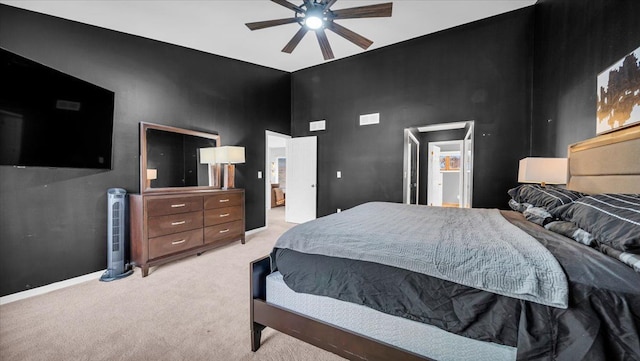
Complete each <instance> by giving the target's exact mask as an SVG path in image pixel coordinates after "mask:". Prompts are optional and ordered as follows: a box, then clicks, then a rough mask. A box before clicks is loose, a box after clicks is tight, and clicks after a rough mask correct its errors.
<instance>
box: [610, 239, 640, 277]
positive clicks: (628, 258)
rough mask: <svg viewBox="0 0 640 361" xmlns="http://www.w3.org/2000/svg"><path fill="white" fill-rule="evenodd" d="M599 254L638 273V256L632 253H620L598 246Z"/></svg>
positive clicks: (639, 265)
mask: <svg viewBox="0 0 640 361" xmlns="http://www.w3.org/2000/svg"><path fill="white" fill-rule="evenodd" d="M600 252H602V253H604V254H606V255H608V256H611V257H613V258H615V259H618V260H620V261H622V262H624V263H625V264H626V265H627V266H629V267H631V268H633V270H634V271H636V272H640V256H639V255H637V254H633V253H626V252H620V251H618V250H617V249H613V248H611V247H609V246H607V245H604V244H601V245H600Z"/></svg>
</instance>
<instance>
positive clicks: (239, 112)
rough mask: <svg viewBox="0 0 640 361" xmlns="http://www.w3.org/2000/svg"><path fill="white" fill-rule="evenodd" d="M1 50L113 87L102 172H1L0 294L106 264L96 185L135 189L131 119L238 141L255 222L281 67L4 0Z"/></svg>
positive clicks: (282, 128)
mask: <svg viewBox="0 0 640 361" xmlns="http://www.w3.org/2000/svg"><path fill="white" fill-rule="evenodd" d="M0 46H1V47H3V48H6V49H7V50H9V51H12V52H14V53H17V54H19V55H22V56H24V57H27V58H29V59H32V60H35V61H37V62H40V63H42V64H45V65H47V66H49V67H52V68H54V69H57V70H60V71H62V72H64V73H67V74H70V75H73V76H75V77H78V78H81V79H83V80H86V81H89V82H92V83H94V84H96V85H99V86H101V87H104V88H107V89H109V90H111V91H114V92H115V116H114V133H113V144H114V152H113V169H112V170H110V171H96V170H87V169H63V168H57V169H56V168H52V169H49V168H26V169H18V168H14V167H8V166H1V167H0V214H1V215H2V216H1V217H0V295H1V296H4V295H7V294H10V293H15V292H19V291H23V290H26V289H29V288H32V287H38V286H42V285H46V284H49V283H52V282H56V281H60V280H64V279H68V278H72V277H75V276H79V275H83V274H87V273H91V272H95V271H98V270H102V269H105V268H106V260H107V255H106V243H107V240H106V224H107V220H106V217H107V208H106V207H107V204H106V201H107V197H106V191H107V189H108V188H111V187H121V188H125V189H126V190H127V191H128V192H138V191H139V185H138V184H139V181H138V173H139V170H138V167H139V156H138V154H139V151H138V139H139V138H138V124H139V122H150V123H158V124H165V125H171V126H175V127H181V128H187V129H194V130H199V131H206V132H213V131H216V132H219V134H220V136H221V141H222V144H223V145H241V146H244V147H246V159H247V162H246V163H245V164H242V165H238V166H237V171H236V185H237V186H239V187H244V188H245V189H246V213H247V214H246V216H247V223H246V225H247V229H254V228H258V227H262V226H264V216H265V214H264V212H265V206H264V198H265V195H264V183H263V180H262V179H258V178H257V173H258V171H259V170H261V171H263V173H264V171H265V170H264V157H265V154H264V149H265V130H266V129H268V130H272V131H276V132H280V133H289V130H290V118H291V114H290V78H291V76H290V74H289V73H287V72H282V71H277V70H274V69H270V68H265V67H261V66H257V65H253V64H248V63H245V62H241V61H237V60H233V59H228V58H224V57H219V56H214V55H211V54H206V53H202V52H198V51H194V50H190V49H186V48H182V47H178V46H173V45H169V44H165V43H161V42H157V41H152V40H148V39H144V38H140V37H136V36H131V35H126V34H123V33H119V32H115V31H109V30H105V29H101V28H97V27H92V26H87V25H83V24H80V23H76V22H71V21H66V20H62V19H59V18H55V17H51V16H46V15H42V14H37V13H33V12H29V11H24V10H20V9H17V8H13V7H10V6H6V5H0ZM0 86H1V84H0ZM61 126H64V125H61Z"/></svg>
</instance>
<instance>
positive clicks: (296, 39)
mask: <svg viewBox="0 0 640 361" xmlns="http://www.w3.org/2000/svg"><path fill="white" fill-rule="evenodd" d="M307 31H309V30H307V28H306V27H304V26H302V27H300V30H298V32H297V33H296V35H294V36H293V38H291V40H289V42H288V43H287V45H285V46H284V48H282V52H284V53H289V54H291V53H292V52H293V49H295V48H296V46H298V44H299V43H300V40H302V38H303V37H304V36H305V35H306V34H307Z"/></svg>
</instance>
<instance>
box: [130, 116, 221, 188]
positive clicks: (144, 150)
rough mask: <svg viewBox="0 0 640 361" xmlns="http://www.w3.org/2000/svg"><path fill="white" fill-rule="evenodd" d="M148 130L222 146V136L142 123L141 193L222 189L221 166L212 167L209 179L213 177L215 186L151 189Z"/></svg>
mask: <svg viewBox="0 0 640 361" xmlns="http://www.w3.org/2000/svg"><path fill="white" fill-rule="evenodd" d="M147 129H155V130H162V131H165V132H172V133H178V134H184V135H192V136H196V137H202V138H208V139H213V140H215V141H216V147H219V146H220V135H218V134H214V133H206V132H200V131H196V130H188V129H182V128H176V127H171V126H168V125H160V124H153V123H145V122H140V193H160V192H163V193H166V192H184V191H194V190H207V189H220V165H219V164H216V165H211V166H210V169H209V177H213V186H188V187H162V188H151V186H150V182H148V180H147ZM210 179H211V178H210Z"/></svg>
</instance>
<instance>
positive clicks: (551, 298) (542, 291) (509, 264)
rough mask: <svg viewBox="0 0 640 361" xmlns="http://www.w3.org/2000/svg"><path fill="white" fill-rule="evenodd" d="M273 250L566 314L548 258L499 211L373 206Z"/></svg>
mask: <svg viewBox="0 0 640 361" xmlns="http://www.w3.org/2000/svg"><path fill="white" fill-rule="evenodd" d="M275 248H288V249H292V250H294V251H298V252H303V253H310V254H321V255H325V256H331V257H341V258H349V259H355V260H363V261H369V262H376V263H381V264H385V265H388V266H393V267H398V268H404V269H407V270H410V271H413V272H419V273H423V274H426V275H429V276H433V277H438V278H441V279H444V280H447V281H451V282H456V283H459V284H462V285H465V286H469V287H474V288H478V289H481V290H485V291H489V292H493V293H497V294H501V295H505V296H509V297H514V298H518V299H523V300H528V301H532V302H536V303H540V304H544V305H549V306H554V307H560V308H567V303H568V301H567V299H568V286H567V279H566V277H565V274H564V272H563V270H562V268H561V267H560V265H559V264H558V262H557V261H556V259H555V258H554V257H553V255H552V254H551V253H550V252H549V251H548V250H547V249H546V248H545V247H544V246H542V245H541V244H540V243H539V242H538V241H536V240H535V239H534V238H533V237H531V236H529V235H528V234H526V233H525V232H524V231H522V230H520V229H519V228H517V227H516V226H514V225H512V224H511V223H509V222H508V221H507V220H505V219H504V217H502V215H501V214H500V211H499V210H497V209H458V208H440V207H427V206H416V205H404V204H397V203H384V202H371V203H365V204H362V205H360V206H357V207H354V208H352V209H350V210H346V211H344V212H342V213H338V214H333V215H329V216H326V217H322V218H318V219H316V220H313V221H311V222H307V223H304V224H300V225H297V226H295V227H293V228H292V229H290V230H289V231H287V232H286V233H285V234H283V235H282V236H281V237H280V239H279V240H278V241H277V243H276V245H275Z"/></svg>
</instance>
